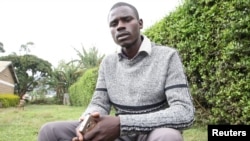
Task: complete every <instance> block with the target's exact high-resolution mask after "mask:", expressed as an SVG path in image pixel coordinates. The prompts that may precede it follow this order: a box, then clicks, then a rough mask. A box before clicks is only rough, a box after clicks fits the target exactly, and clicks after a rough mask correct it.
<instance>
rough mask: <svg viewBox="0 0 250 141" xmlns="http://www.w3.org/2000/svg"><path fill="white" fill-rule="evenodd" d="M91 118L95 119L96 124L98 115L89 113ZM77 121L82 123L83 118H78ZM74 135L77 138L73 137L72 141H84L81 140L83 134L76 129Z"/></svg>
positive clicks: (83, 140)
mask: <svg viewBox="0 0 250 141" xmlns="http://www.w3.org/2000/svg"><path fill="white" fill-rule="evenodd" d="M91 116H92V117H93V118H94V119H95V121H96V122H98V120H99V118H100V114H99V113H98V112H94V113H91ZM79 120H80V121H81V122H82V121H83V120H84V117H80V118H79ZM76 135H77V137H74V138H73V139H72V141H85V139H84V138H83V134H82V133H81V132H80V131H79V130H78V128H76Z"/></svg>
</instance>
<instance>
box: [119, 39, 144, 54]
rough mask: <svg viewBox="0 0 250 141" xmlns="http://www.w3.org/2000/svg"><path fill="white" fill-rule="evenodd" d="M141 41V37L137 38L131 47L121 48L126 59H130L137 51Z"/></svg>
mask: <svg viewBox="0 0 250 141" xmlns="http://www.w3.org/2000/svg"><path fill="white" fill-rule="evenodd" d="M142 41H143V37H142V36H141V38H139V39H138V40H137V41H136V42H135V43H134V44H133V45H132V46H130V47H122V52H123V53H124V54H125V55H126V56H127V57H128V59H132V58H133V57H134V56H135V55H136V54H137V52H138V51H139V48H140V46H141V43H142Z"/></svg>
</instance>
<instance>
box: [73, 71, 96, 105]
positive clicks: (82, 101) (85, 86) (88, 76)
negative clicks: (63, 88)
mask: <svg viewBox="0 0 250 141" xmlns="http://www.w3.org/2000/svg"><path fill="white" fill-rule="evenodd" d="M97 76H98V68H92V69H89V70H87V71H86V72H85V73H84V74H83V76H82V77H81V78H80V79H79V80H78V81H77V82H76V83H74V84H73V85H72V86H70V88H69V94H70V102H71V105H72V106H87V105H88V104H89V102H90V100H91V98H92V95H93V93H94V90H95V85H96V81H97Z"/></svg>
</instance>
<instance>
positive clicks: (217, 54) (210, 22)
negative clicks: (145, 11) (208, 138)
mask: <svg viewBox="0 0 250 141" xmlns="http://www.w3.org/2000/svg"><path fill="white" fill-rule="evenodd" d="M248 13H250V3H249V0H241V1H239V0H230V1H222V0H219V1H218V0H199V1H198V0H185V1H184V3H183V5H181V6H180V7H178V8H177V9H176V11H174V12H172V13H170V15H168V16H166V17H165V18H164V19H162V20H161V21H159V22H158V23H156V24H155V25H153V26H152V27H150V28H149V29H147V30H146V31H145V34H146V35H147V36H148V37H149V38H151V39H152V40H153V41H155V42H156V43H159V44H163V45H168V46H172V47H175V48H177V49H178V50H179V52H180V55H181V56H182V59H183V63H184V66H185V69H186V73H187V77H188V80H189V82H190V86H191V92H192V94H193V97H194V102H195V105H196V107H197V108H200V109H203V112H204V113H203V114H202V115H203V117H207V119H208V120H209V122H210V123H221V124H226V123H227V124H250V114H249V113H250V102H249V99H250V73H249V72H250V55H249V54H250V48H249V46H250V40H249V39H250V24H249V23H250V14H248ZM204 114H206V116H204ZM200 119H201V118H199V119H197V120H200Z"/></svg>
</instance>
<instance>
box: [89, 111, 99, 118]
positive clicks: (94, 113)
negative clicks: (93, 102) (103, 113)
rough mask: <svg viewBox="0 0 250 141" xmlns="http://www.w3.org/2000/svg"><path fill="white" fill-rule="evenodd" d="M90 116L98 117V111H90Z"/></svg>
mask: <svg viewBox="0 0 250 141" xmlns="http://www.w3.org/2000/svg"><path fill="white" fill-rule="evenodd" d="M91 116H92V117H94V118H99V117H100V113H99V112H93V113H91Z"/></svg>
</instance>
